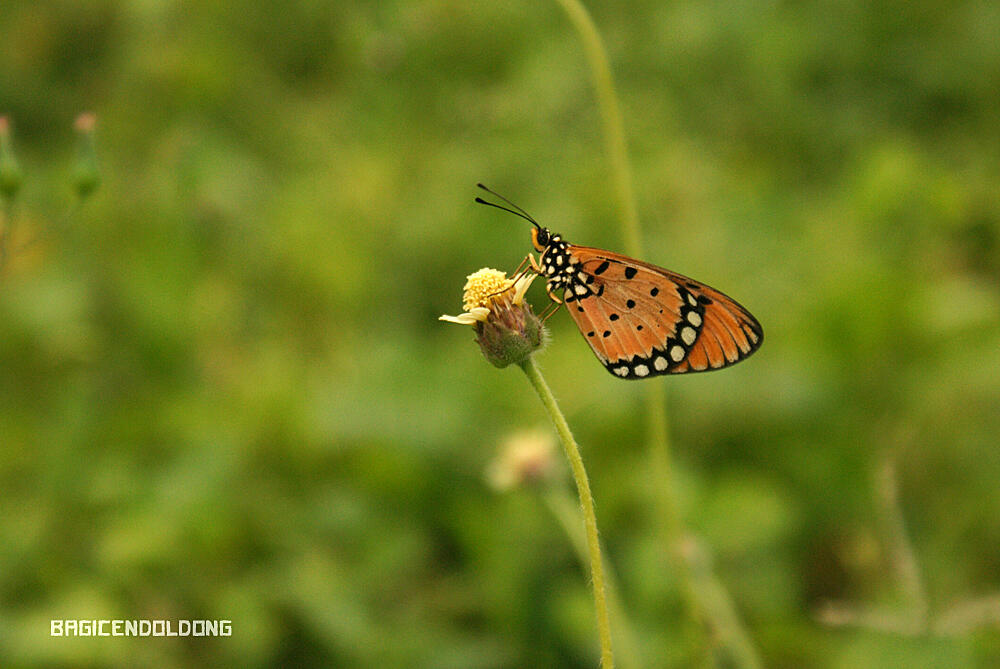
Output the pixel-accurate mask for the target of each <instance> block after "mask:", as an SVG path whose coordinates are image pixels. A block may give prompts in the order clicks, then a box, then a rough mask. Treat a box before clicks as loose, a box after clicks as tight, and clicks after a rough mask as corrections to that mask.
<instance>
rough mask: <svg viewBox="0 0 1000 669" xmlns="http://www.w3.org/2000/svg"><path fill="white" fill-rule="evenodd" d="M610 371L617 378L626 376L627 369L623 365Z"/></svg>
mask: <svg viewBox="0 0 1000 669" xmlns="http://www.w3.org/2000/svg"><path fill="white" fill-rule="evenodd" d="M611 371H612V372H614V373H615V374H617V375H618V376H628V367H626V366H624V365H622V366H621V367H615V368H614V369H612V370H611Z"/></svg>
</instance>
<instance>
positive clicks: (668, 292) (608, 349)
mask: <svg viewBox="0 0 1000 669" xmlns="http://www.w3.org/2000/svg"><path fill="white" fill-rule="evenodd" d="M569 253H570V256H571V258H572V259H574V260H576V261H577V262H578V263H579V265H577V267H579V268H580V272H582V274H581V273H578V274H577V277H578V278H577V279H575V280H577V281H583V282H585V283H586V284H587V285H588V287H589V288H590V290H589V291H587V294H586V295H584V296H583V297H578V296H577V292H578V291H575V290H574V286H573V285H570V286H568V287H567V288H566V291H565V302H566V306H567V308H568V309H569V312H570V315H571V316H572V317H573V320H574V321H576V324H577V327H579V328H580V332H581V333H582V334H583V336H584V338H585V339H586V340H587V343H588V344H590V347H591V349H593V351H594V354H595V355H596V356H597V357H598V359H600V361H601V362H602V363H603V364H604V366H605V367H607V369H608V371H609V372H611V373H612V374H614V375H615V376H617V377H619V378H624V379H641V378H645V377H648V376H654V375H658V374H682V373H685V372H702V371H708V370H712V369H719V368H721V367H726V366H728V365H731V364H733V363H736V362H739V361H740V360H742V359H744V358H746V357H747V356H749V355H750V354H751V353H753V352H754V351H756V350H757V349H758V348H760V345H761V342H763V340H764V331H763V329H762V328H761V326H760V323H758V322H757V319H756V318H754V317H753V316H752V315H751V314H750V312H749V311H747V310H746V309H744V308H743V307H742V306H740V305H739V304H738V303H737V302H736V301H735V300H733V299H732V298H730V297H728V296H727V295H724V294H723V293H720V292H719V291H717V290H715V289H714V288H711V287H709V286H706V285H705V284H703V283H700V282H698V281H694V280H692V279H689V278H687V277H686V276H682V275H680V274H677V273H675V272H671V271H669V270H665V269H663V268H660V267H656V266H655V265H650V264H648V263H644V262H641V261H638V260H635V259H633V258H629V257H627V256H623V255H620V254H617V253H612V252H610V251H604V250H601V249H595V248H589V247H586V246H575V245H570V246H569ZM584 277H585V278H584Z"/></svg>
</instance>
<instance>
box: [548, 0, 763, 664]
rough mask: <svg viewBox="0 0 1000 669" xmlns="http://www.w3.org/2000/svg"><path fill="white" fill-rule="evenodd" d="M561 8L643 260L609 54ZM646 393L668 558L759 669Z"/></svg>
mask: <svg viewBox="0 0 1000 669" xmlns="http://www.w3.org/2000/svg"><path fill="white" fill-rule="evenodd" d="M556 2H558V3H559V5H560V6H561V7H562V8H563V10H564V11H565V12H566V14H567V15H568V17H569V19H570V21H571V22H572V24H573V27H574V28H575V29H576V32H577V34H578V36H579V38H580V41H581V42H582V43H583V47H584V51H585V52H586V56H587V61H588V64H589V66H590V74H591V79H592V81H593V84H594V89H595V92H596V94H597V102H598V107H599V110H600V115H601V124H602V129H603V133H604V144H605V148H606V150H607V153H608V158H609V161H610V165H611V175H612V180H613V182H614V184H615V189H616V191H617V193H618V199H619V205H620V208H621V224H622V233H623V236H624V241H625V250H626V252H627V253H628V254H629V255H632V256H635V257H639V256H641V255H642V241H641V240H642V235H641V233H640V230H639V217H638V214H637V207H636V203H635V194H634V192H633V187H632V172H631V170H630V168H629V160H628V150H627V146H626V143H625V131H624V129H623V124H622V115H621V109H620V107H619V105H618V96H617V94H616V93H615V85H614V78H613V76H612V74H611V66H610V65H609V62H608V56H607V50H606V49H605V47H604V43H603V41H602V40H601V36H600V33H599V32H598V31H597V27H596V26H595V25H594V21H593V19H592V18H591V16H590V13H589V12H588V11H587V9H586V7H584V5H583V4H582V3H581V2H580V0H556ZM647 388H648V391H647V395H646V402H647V407H648V413H647V416H648V421H649V423H648V429H649V444H650V474H651V477H652V483H651V485H652V487H653V490H654V492H653V498H654V500H655V501H654V503H655V504H656V511H657V516H658V517H659V518H660V519H661V520H662V525H661V526H660V531H661V532H662V535H661V536H662V541H663V543H664V545H665V547H666V552H667V554H668V555H669V556H670V558H671V561H672V563H673V565H674V567H675V568H676V569H677V570H678V572H679V577H680V580H681V582H682V583H683V585H684V587H685V588H686V590H687V595H688V596H689V597H690V598H691V600H692V602H693V605H694V606H695V608H697V609H699V610H700V612H701V614H702V615H703V616H705V617H706V618H707V619H708V620H709V622H710V624H711V625H712V626H713V627H715V628H716V629H717V630H721V633H722V634H721V636H723V639H722V643H723V644H724V645H727V646H730V648H729V649H728V650H729V655H730V656H732V658H733V662H734V663H735V664H734V666H737V667H742V668H744V669H753V668H755V667H759V666H760V660H759V659H758V658H757V653H756V650H755V648H754V646H753V644H752V642H751V641H750V637H749V635H748V634H747V633H746V630H745V629H744V628H743V626H742V625H741V623H740V620H739V616H738V615H737V614H736V610H735V607H733V605H732V601H731V600H730V598H729V595H728V593H726V591H725V589H724V588H723V586H722V584H721V582H719V581H718V579H716V578H715V577H714V575H712V574H711V572H710V571H708V572H705V571H704V570H701V571H699V569H697V568H696V566H695V565H693V564H691V563H690V562H689V560H686V559H685V558H684V556H683V555H682V553H683V545H684V543H685V542H684V536H685V531H684V525H683V522H682V519H681V514H680V511H679V510H678V504H677V498H676V488H675V485H674V481H673V478H674V477H673V466H672V463H671V455H670V429H669V421H668V419H667V411H666V391H665V389H664V387H663V384H661V383H656V382H650V384H649V385H648V386H647ZM705 586H708V587H705Z"/></svg>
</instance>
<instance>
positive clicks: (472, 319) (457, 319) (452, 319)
mask: <svg viewBox="0 0 1000 669" xmlns="http://www.w3.org/2000/svg"><path fill="white" fill-rule="evenodd" d="M489 313H490V310H489V309H487V308H486V307H475V308H473V309H470V310H469V311H467V312H465V313H464V314H459V315H458V316H448V315H444V316H439V317H438V320H439V321H447V322H449V323H458V324H459V325H475V324H476V323H477V322H480V321H485V320H486V317H487V316H488V315H489Z"/></svg>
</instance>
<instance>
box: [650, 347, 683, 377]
mask: <svg viewBox="0 0 1000 669" xmlns="http://www.w3.org/2000/svg"><path fill="white" fill-rule="evenodd" d="M681 353H683V351H681ZM668 364H670V363H668V362H667V359H666V358H664V357H663V356H662V355H658V356H656V360H654V361H653V367H655V368H656V371H658V372H662V371H663V370H665V369H666V368H667V365H668Z"/></svg>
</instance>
